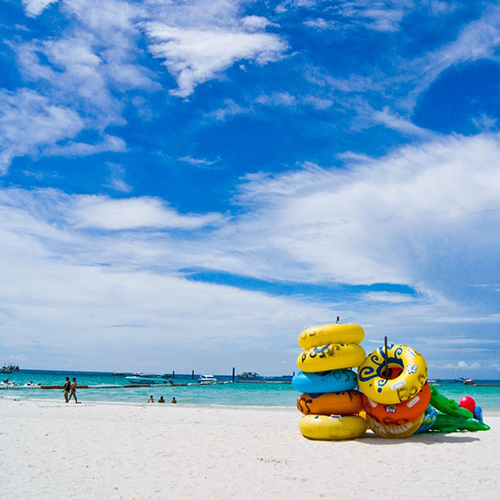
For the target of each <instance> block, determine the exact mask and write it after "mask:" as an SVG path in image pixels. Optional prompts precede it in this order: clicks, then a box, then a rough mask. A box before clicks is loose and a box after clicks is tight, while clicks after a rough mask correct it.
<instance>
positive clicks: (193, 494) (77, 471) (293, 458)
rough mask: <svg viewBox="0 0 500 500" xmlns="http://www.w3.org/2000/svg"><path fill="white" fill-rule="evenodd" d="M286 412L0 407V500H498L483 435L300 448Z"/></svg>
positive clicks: (497, 473) (494, 461)
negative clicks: (8, 499)
mask: <svg viewBox="0 0 500 500" xmlns="http://www.w3.org/2000/svg"><path fill="white" fill-rule="evenodd" d="M299 418H300V414H299V413H298V412H297V411H296V410H272V409H265V410H259V409H240V408H220V409H213V408H198V407H196V408H195V407H184V406H182V405H177V406H176V405H171V404H165V405H158V404H155V405H118V404H91V403H83V404H78V405H76V404H74V403H71V404H64V403H56V402H34V401H13V400H0V498H5V499H7V498H18V499H21V500H29V499H35V498H36V499H150V498H158V499H182V500H184V499H218V500H219V499H237V500H244V499H260V500H266V499H273V500H279V499H286V500H294V499H301V500H303V499H307V500H310V499H320V498H326V499H330V498H332V499H337V498H339V499H350V498H355V499H358V498H360V499H361V498H363V499H373V498H387V499H394V498H404V499H419V500H420V499H435V498H436V499H437V498H440V499H448V498H450V499H452V498H453V499H458V498H459V499H469V498H470V499H474V500H483V499H498V498H500V460H499V459H500V430H499V429H500V417H499V416H497V415H495V416H491V415H486V416H485V421H486V422H487V423H488V424H489V425H491V426H492V430H490V431H488V432H478V433H466V432H463V433H453V434H446V435H443V434H423V435H420V436H417V437H411V438H409V439H406V440H384V439H381V438H378V437H376V436H374V435H373V434H372V433H371V432H369V433H367V434H366V435H365V437H363V438H361V439H357V440H354V441H342V442H322V441H309V440H307V439H305V438H303V437H302V436H301V434H300V432H299V430H298V427H297V423H298V420H299Z"/></svg>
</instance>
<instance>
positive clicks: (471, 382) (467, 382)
mask: <svg viewBox="0 0 500 500" xmlns="http://www.w3.org/2000/svg"><path fill="white" fill-rule="evenodd" d="M455 381H456V382H463V383H464V384H465V385H475V382H474V380H472V379H471V378H467V377H460V378H457V379H455Z"/></svg>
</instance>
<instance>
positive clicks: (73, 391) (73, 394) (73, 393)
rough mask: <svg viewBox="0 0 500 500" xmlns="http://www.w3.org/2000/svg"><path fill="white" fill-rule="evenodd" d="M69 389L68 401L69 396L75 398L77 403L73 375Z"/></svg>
mask: <svg viewBox="0 0 500 500" xmlns="http://www.w3.org/2000/svg"><path fill="white" fill-rule="evenodd" d="M70 389H71V392H70V395H69V399H68V401H71V398H75V403H78V399H76V378H75V377H73V382H71V386H70Z"/></svg>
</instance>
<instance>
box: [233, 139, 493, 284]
mask: <svg viewBox="0 0 500 500" xmlns="http://www.w3.org/2000/svg"><path fill="white" fill-rule="evenodd" d="M499 153H500V142H499V139H498V136H493V135H491V136H488V135H485V136H478V137H474V138H460V137H457V138H447V139H443V140H436V141H434V142H430V143H426V144H424V145H422V146H421V147H406V148H403V149H401V150H400V151H398V152H397V153H394V154H392V155H390V156H388V157H385V158H382V159H380V160H373V161H367V162H363V161H361V162H360V163H359V164H354V165H352V166H351V167H350V168H349V169H348V170H330V169H321V168H318V167H315V166H310V165H309V166H306V168H304V169H303V170H301V171H294V172H290V173H286V174H283V175H279V176H274V177H271V176H266V175H264V174H258V175H252V176H248V177H247V179H248V182H247V184H246V185H244V186H243V188H242V190H241V196H240V200H241V202H242V203H244V204H245V203H248V204H249V206H253V207H258V209H256V210H255V212H254V213H253V214H252V216H251V217H248V218H247V219H244V220H242V221H241V226H240V227H239V228H238V231H239V232H240V233H244V234H245V238H248V235H249V234H251V235H252V237H251V238H250V239H251V240H252V241H253V246H254V247H255V248H260V249H261V250H262V251H263V254H264V255H268V254H269V253H271V252H272V253H275V252H276V253H279V254H281V256H282V259H281V262H282V264H283V267H282V266H277V267H276V266H275V264H274V263H273V264H272V265H271V266H270V267H268V266H265V264H264V262H263V263H262V264H263V266H264V269H265V273H271V274H273V275H275V276H276V277H278V276H279V277H280V278H284V277H288V278H289V279H299V280H302V279H304V280H307V279H310V280H313V281H314V280H318V279H320V278H322V279H323V280H327V281H328V280H336V281H345V282H349V283H378V282H388V283H408V284H410V285H412V286H421V284H422V283H428V284H430V283H432V282H434V277H435V276H434V275H435V273H436V272H437V269H439V272H440V274H441V275H443V273H446V275H447V276H448V277H449V278H450V280H451V282H453V281H454V280H455V279H458V276H460V277H462V278H464V277H465V276H466V275H467V266H463V262H466V261H467V262H469V263H470V265H471V266H473V267H474V268H476V267H477V264H476V262H477V261H478V259H479V260H480V261H481V262H483V265H485V266H486V267H485V268H484V275H485V277H486V276H487V275H489V273H492V272H493V273H494V275H495V274H497V273H496V271H494V266H493V264H492V263H493V261H494V260H495V255H496V253H495V250H494V248H495V243H494V241H495V239H494V238H493V239H492V238H491V237H490V232H489V230H488V229H487V228H488V226H489V224H490V223H495V222H494V221H496V220H497V219H498V210H499V202H498V199H500V178H499V177H498V175H497V172H498V164H497V155H498V154H499ZM381 235H383V237H381ZM235 236H236V235H235ZM289 259H290V260H289ZM490 259H492V260H490ZM290 262H295V263H300V266H297V265H294V266H292V267H291V268H292V269H294V271H292V272H293V276H292V275H290V272H291V271H290ZM489 262H490V263H489ZM461 263H462V264H461ZM271 268H272V269H271ZM494 275H491V278H493V276H494ZM306 276H307V277H308V278H306ZM467 279H470V278H467Z"/></svg>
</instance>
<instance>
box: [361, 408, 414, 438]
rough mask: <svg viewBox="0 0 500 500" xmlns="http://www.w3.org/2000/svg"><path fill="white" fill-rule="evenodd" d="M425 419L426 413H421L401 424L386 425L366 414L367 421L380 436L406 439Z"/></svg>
mask: <svg viewBox="0 0 500 500" xmlns="http://www.w3.org/2000/svg"><path fill="white" fill-rule="evenodd" d="M423 420H424V413H422V415H419V416H418V417H417V418H416V419H415V420H413V421H412V422H408V423H406V424H401V425H385V424H381V423H380V422H377V421H376V420H375V419H374V418H372V417H370V415H368V414H366V423H367V424H368V427H369V428H370V429H371V430H372V431H373V433H374V434H376V435H377V436H379V437H383V438H389V439H404V438H407V437H410V436H411V435H412V434H414V433H415V432H417V430H418V428H419V427H420V425H421V424H422V421H423Z"/></svg>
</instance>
